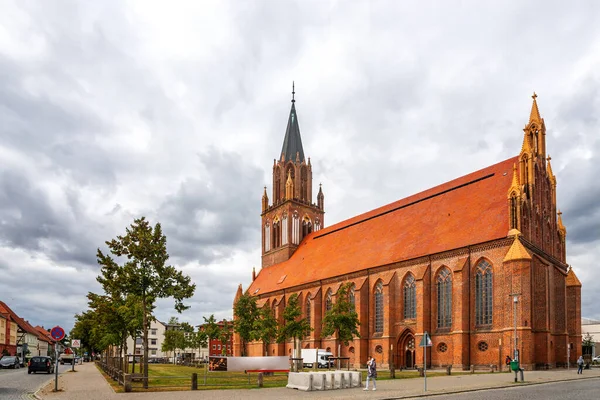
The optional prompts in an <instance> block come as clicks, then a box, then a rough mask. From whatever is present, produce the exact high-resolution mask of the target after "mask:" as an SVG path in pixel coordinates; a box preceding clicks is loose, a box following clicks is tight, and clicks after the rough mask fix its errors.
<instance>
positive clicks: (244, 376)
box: [97, 358, 288, 392]
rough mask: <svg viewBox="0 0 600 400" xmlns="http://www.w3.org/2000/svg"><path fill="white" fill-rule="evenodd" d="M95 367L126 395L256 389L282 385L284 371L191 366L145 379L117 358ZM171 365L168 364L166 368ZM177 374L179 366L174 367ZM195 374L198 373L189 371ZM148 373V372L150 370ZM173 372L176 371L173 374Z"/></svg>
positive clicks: (283, 384)
mask: <svg viewBox="0 0 600 400" xmlns="http://www.w3.org/2000/svg"><path fill="white" fill-rule="evenodd" d="M97 365H98V366H99V367H100V369H102V371H104V372H105V373H106V374H107V375H108V376H109V377H110V378H111V379H113V380H114V381H116V382H117V383H118V384H119V385H120V386H123V388H124V391H125V392H131V391H145V390H148V389H149V390H157V389H158V390H165V389H166V390H169V389H174V390H185V389H187V390H201V389H216V388H219V387H229V388H239V389H250V388H256V387H263V386H266V387H273V386H285V384H286V383H287V376H288V374H287V372H275V373H262V372H258V371H256V372H224V371H208V368H207V367H206V365H204V368H203V369H201V370H198V369H197V368H194V367H192V366H190V367H185V368H186V369H188V370H189V371H190V373H189V374H186V375H183V374H181V375H153V374H151V373H150V376H149V377H148V378H144V377H143V375H142V374H140V373H138V374H130V373H127V372H125V371H123V369H122V368H121V363H120V360H119V359H118V358H115V359H108V360H102V361H98V362H97ZM169 366H170V365H169ZM175 367H176V368H177V372H180V370H181V368H182V367H181V366H175ZM192 371H198V372H192ZM150 372H151V371H150ZM174 372H175V371H174ZM145 379H147V380H148V385H147V386H148V389H145V388H144V380H145Z"/></svg>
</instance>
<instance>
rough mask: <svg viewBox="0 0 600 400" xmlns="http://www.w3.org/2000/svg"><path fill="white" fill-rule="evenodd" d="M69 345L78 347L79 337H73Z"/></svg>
mask: <svg viewBox="0 0 600 400" xmlns="http://www.w3.org/2000/svg"><path fill="white" fill-rule="evenodd" d="M71 347H75V348H77V349H78V348H80V347H81V340H79V339H73V340H71Z"/></svg>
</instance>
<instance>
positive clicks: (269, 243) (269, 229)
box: [265, 222, 271, 252]
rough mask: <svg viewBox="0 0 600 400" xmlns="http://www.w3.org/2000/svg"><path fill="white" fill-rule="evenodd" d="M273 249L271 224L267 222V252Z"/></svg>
mask: <svg viewBox="0 0 600 400" xmlns="http://www.w3.org/2000/svg"><path fill="white" fill-rule="evenodd" d="M269 250H271V226H270V225H269V223H268V222H267V223H266V224H265V252H267V251H269Z"/></svg>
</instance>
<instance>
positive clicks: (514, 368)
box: [510, 361, 519, 372]
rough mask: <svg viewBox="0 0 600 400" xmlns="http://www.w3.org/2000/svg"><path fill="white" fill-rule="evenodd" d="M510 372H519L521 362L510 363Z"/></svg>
mask: <svg viewBox="0 0 600 400" xmlns="http://www.w3.org/2000/svg"><path fill="white" fill-rule="evenodd" d="M510 370H511V371H514V372H517V371H518V370H519V362H518V361H511V362H510Z"/></svg>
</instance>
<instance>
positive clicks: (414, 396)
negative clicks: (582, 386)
mask: <svg viewBox="0 0 600 400" xmlns="http://www.w3.org/2000/svg"><path fill="white" fill-rule="evenodd" d="M580 379H600V376H589V377H585V378H583V377H582V378H576V379H557V380H554V381H545V382H523V383H518V382H517V385H518V386H517V385H515V384H514V382H512V383H511V384H510V385H509V384H506V385H502V386H490V387H481V388H473V389H462V390H449V391H447V392H437V393H434V392H432V393H422V394H415V395H406V396H399V397H384V398H382V399H379V400H398V399H415V398H420V397H431V396H443V395H448V394H459V393H469V392H481V391H484V390H496V389H506V388H515V387H522V386H533V385H546V384H550V383H558V382H570V381H577V380H580Z"/></svg>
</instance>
